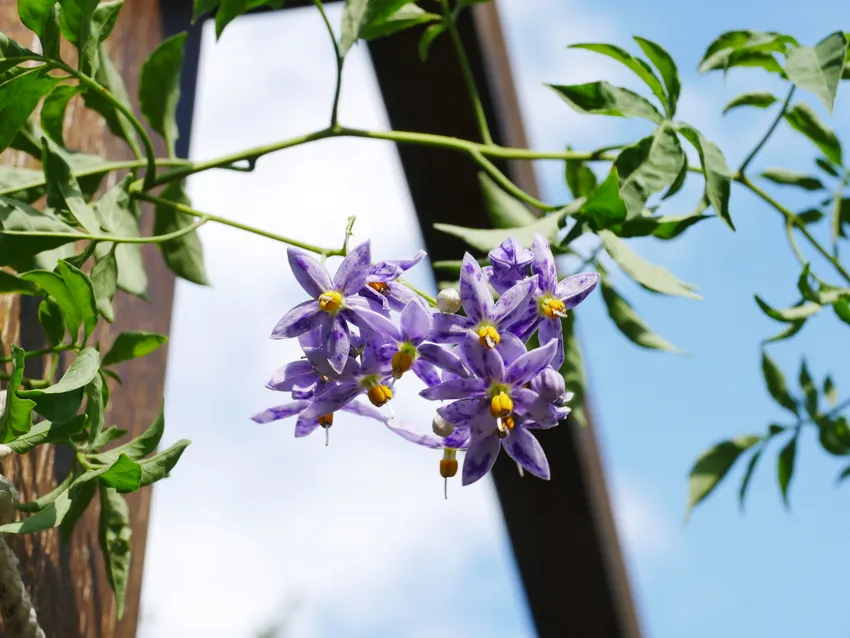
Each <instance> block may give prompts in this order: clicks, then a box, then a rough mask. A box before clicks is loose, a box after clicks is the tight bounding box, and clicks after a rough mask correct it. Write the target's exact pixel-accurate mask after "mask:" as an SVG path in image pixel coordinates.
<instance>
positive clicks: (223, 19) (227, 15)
mask: <svg viewBox="0 0 850 638" xmlns="http://www.w3.org/2000/svg"><path fill="white" fill-rule="evenodd" d="M283 5H284V0H195V17H194V20H197V19H198V17H200V15H201V14H203V13H206V12H208V11H212V10H213V9H215V8H216V7H218V11H217V12H216V14H215V36H216V38H220V37H221V34H222V33H224V29H225V28H226V27H227V25H229V24H230V23H231V22H233V21H234V20H235V19H236V18H238V17H239V16H241V15H242V14H244V13H247V12H248V11H251V10H252V9H256V8H257V7H262V6H271V7H273V8H276V9H280V8H281V7H282V6H283Z"/></svg>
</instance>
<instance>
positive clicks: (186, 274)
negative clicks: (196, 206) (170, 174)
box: [153, 182, 209, 286]
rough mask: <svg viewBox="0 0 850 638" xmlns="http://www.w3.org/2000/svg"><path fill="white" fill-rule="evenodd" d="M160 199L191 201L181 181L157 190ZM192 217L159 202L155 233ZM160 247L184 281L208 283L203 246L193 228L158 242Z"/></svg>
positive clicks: (187, 222)
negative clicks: (173, 237)
mask: <svg viewBox="0 0 850 638" xmlns="http://www.w3.org/2000/svg"><path fill="white" fill-rule="evenodd" d="M160 197H161V198H162V199H167V200H169V201H172V202H178V203H181V204H185V205H187V206H188V205H190V204H191V202H190V201H189V198H188V197H187V196H186V193H184V192H183V185H182V184H181V183H180V182H170V183H169V184H168V185H167V186H166V187H165V189H164V190H163V191H162V193H161V194H160ZM193 221H194V220H192V218H191V217H190V216H189V215H184V214H183V213H180V212H177V211H176V210H174V208H172V207H170V206H167V205H164V204H158V205H157V206H156V216H155V218H154V225H153V227H154V234H155V235H165V234H167V233H173V232H176V231H178V230H181V229H183V228H185V227H186V226H190V225H191V224H192V223H193ZM159 248H160V250H161V251H162V256H163V257H164V258H165V263H166V264H168V267H169V268H170V269H171V270H172V272H174V274H175V275H177V276H178V277H182V278H183V279H185V280H186V281H191V282H192V283H196V284H200V285H201V286H207V285H209V281H208V280H207V273H206V269H205V268H204V249H203V246H202V245H201V239H200V237H198V233H197V232H196V231H192V232H190V233H187V234H185V235H183V236H181V237H178V238H177V239H171V240H169V241H165V242H161V243H160V244H159Z"/></svg>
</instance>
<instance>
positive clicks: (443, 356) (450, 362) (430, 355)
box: [416, 343, 525, 377]
mask: <svg viewBox="0 0 850 638" xmlns="http://www.w3.org/2000/svg"><path fill="white" fill-rule="evenodd" d="M416 350H417V352H419V356H420V357H422V359H424V360H425V361H427V362H428V363H433V364H434V365H435V366H437V367H438V368H442V369H443V370H448V371H449V372H451V373H452V374H455V375H457V376H459V377H468V376H469V373H468V372H467V371H466V368H464V367H463V362H462V361H461V360H460V357H458V356H457V355H456V354H455V353H454V352H452V351H451V350H448V349H446V348H441V347H440V346H438V345H437V344H436V343H423V344H422V345H421V346H419V347H418V348H417V349H416ZM522 351H523V352H525V347H523V348H522Z"/></svg>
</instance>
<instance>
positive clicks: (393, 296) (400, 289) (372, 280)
mask: <svg viewBox="0 0 850 638" xmlns="http://www.w3.org/2000/svg"><path fill="white" fill-rule="evenodd" d="M426 254H427V253H426V252H425V251H424V250H420V251H419V252H417V253H416V254H415V255H414V256H413V259H398V260H391V261H379V262H378V263H376V264H375V265H374V266H372V267H371V268H369V274H368V275H367V276H366V285H365V287H364V288H363V289H362V290H361V291H360V294H361V296H363V297H365V298H366V299H370V300H371V301H374V302H377V303H379V304H381V306H382V307H383V308H387V306H389V307H390V308H392V309H393V310H396V311H398V312H401V311H402V310H404V308H405V306H407V305H408V304H409V303H412V302H417V303H422V300H421V299H420V297H419V295H417V294H416V293H415V292H413V291H412V290H411V289H410V288H408V287H407V286H405V285H404V284H400V283H398V282H397V281H396V280H397V279H398V278H399V277H401V276H402V275H403V274H404V273H405V271H407V270H410V269H411V268H413V267H414V266H415V265H416V264H418V263H419V262H420V261H422V258H423V257H425V255H426Z"/></svg>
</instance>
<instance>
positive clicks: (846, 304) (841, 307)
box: [832, 297, 850, 324]
mask: <svg viewBox="0 0 850 638" xmlns="http://www.w3.org/2000/svg"><path fill="white" fill-rule="evenodd" d="M832 309H833V310H834V311H835V314H836V315H838V318H839V319H841V321H843V322H844V323H848V324H850V299H848V298H847V297H843V298H841V299H839V300H838V301H836V302H835V303H834V304H832Z"/></svg>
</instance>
